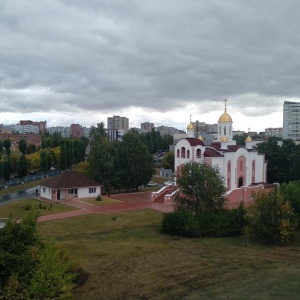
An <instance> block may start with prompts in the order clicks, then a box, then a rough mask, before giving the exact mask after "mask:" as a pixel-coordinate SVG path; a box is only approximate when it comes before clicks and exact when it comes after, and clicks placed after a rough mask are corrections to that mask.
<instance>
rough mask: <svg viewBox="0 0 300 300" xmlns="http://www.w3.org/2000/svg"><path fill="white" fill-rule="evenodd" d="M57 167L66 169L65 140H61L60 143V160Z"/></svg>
mask: <svg viewBox="0 0 300 300" xmlns="http://www.w3.org/2000/svg"><path fill="white" fill-rule="evenodd" d="M59 167H60V169H61V170H66V169H67V150H66V142H65V141H64V140H63V141H61V143H60V161H59Z"/></svg>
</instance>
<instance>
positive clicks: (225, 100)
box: [223, 98, 228, 110]
mask: <svg viewBox="0 0 300 300" xmlns="http://www.w3.org/2000/svg"><path fill="white" fill-rule="evenodd" d="M223 101H224V102H225V110H226V104H227V103H226V102H227V101H228V100H227V98H225V99H224V100H223Z"/></svg>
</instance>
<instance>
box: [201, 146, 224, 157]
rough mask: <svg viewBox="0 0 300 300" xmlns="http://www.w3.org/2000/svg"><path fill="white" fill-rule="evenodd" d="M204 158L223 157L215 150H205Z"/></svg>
mask: <svg viewBox="0 0 300 300" xmlns="http://www.w3.org/2000/svg"><path fill="white" fill-rule="evenodd" d="M204 156H205V157H223V155H222V154H221V153H219V152H218V151H217V150H216V149H213V148H205V151H204Z"/></svg>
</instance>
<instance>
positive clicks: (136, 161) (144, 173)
mask: <svg viewBox="0 0 300 300" xmlns="http://www.w3.org/2000/svg"><path fill="white" fill-rule="evenodd" d="M120 149H121V151H120V152H119V155H121V162H122V165H123V172H124V174H125V176H126V177H125V185H126V186H127V187H128V188H129V187H131V186H134V187H136V189H138V186H139V185H146V184H147V182H148V181H149V180H150V179H151V177H152V176H153V174H154V162H153V159H152V156H151V155H150V154H149V151H148V149H147V146H146V145H145V144H144V143H143V142H142V141H141V139H140V138H139V135H138V133H136V132H133V131H130V132H128V133H127V134H125V135H124V137H123V142H121V144H120ZM119 160H120V159H119Z"/></svg>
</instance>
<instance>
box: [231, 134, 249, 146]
mask: <svg viewBox="0 0 300 300" xmlns="http://www.w3.org/2000/svg"><path fill="white" fill-rule="evenodd" d="M247 136H248V134H247V133H243V134H242V135H238V134H236V135H234V136H233V139H234V140H236V143H237V144H238V145H241V146H245V139H246V138H247Z"/></svg>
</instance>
